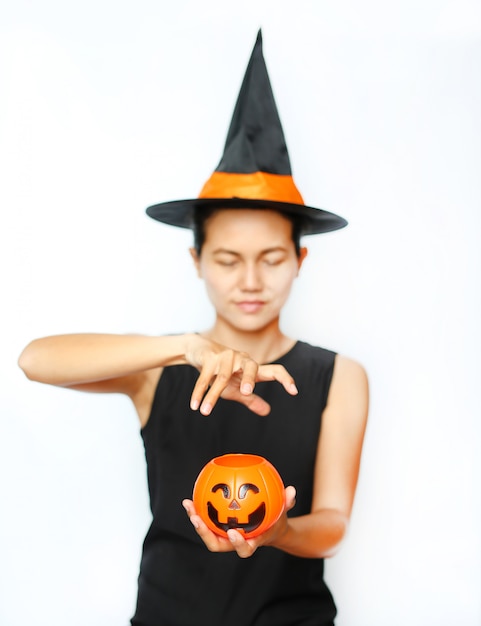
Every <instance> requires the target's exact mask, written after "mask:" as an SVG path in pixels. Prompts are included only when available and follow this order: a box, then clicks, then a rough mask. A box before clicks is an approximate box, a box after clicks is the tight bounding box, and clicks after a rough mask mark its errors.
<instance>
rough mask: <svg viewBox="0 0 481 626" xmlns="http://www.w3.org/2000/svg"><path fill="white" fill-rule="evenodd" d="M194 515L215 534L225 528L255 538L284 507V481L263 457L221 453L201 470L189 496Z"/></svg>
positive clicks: (223, 534) (221, 534) (274, 519)
mask: <svg viewBox="0 0 481 626" xmlns="http://www.w3.org/2000/svg"><path fill="white" fill-rule="evenodd" d="M192 499H193V502H194V506H195V510H196V512H197V514H198V515H199V516H200V517H201V518H202V519H203V520H204V522H205V523H206V525H207V526H208V527H209V528H210V530H212V531H213V532H214V533H216V534H217V535H220V536H222V537H227V531H228V530H229V528H235V529H236V530H238V531H240V532H242V533H244V536H245V538H246V539H249V538H250V537H257V536H258V535H260V534H261V533H263V532H265V531H266V530H267V529H268V528H270V527H271V526H272V525H273V524H275V523H276V522H277V520H278V519H279V517H280V516H281V514H282V511H283V510H284V506H285V494H284V483H283V482H282V478H281V477H280V475H279V472H278V471H277V470H276V468H275V467H274V466H273V465H272V463H270V462H269V461H268V460H267V459H265V458H264V457H262V456H258V455H255V454H225V455H223V456H219V457H216V458H214V459H212V460H210V461H209V462H208V463H207V464H206V465H205V466H204V467H203V469H202V470H201V472H200V474H199V476H198V477H197V480H196V482H195V485H194V492H193V496H192Z"/></svg>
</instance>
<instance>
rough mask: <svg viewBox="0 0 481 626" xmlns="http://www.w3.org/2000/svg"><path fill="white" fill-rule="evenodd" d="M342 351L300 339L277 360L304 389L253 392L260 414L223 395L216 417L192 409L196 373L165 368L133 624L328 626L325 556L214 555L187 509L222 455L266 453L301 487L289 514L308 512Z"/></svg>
mask: <svg viewBox="0 0 481 626" xmlns="http://www.w3.org/2000/svg"><path fill="white" fill-rule="evenodd" d="M334 358H335V354H334V353H333V352H331V351H328V350H325V349H322V348H316V347H313V346H310V345H308V344H306V343H304V342H297V343H296V344H295V346H294V347H293V348H292V349H291V350H290V351H289V352H288V353H287V354H286V355H284V356H283V357H282V358H280V359H279V360H278V361H277V362H278V363H282V364H283V365H284V366H285V367H286V368H287V370H288V371H289V372H290V373H291V374H292V375H293V377H294V379H295V381H296V384H297V387H298V389H299V394H298V395H297V396H295V397H293V396H289V395H288V394H287V393H286V392H285V391H284V389H283V388H282V387H281V385H279V384H277V383H272V382H271V383H258V384H257V385H256V392H257V393H258V394H259V395H261V396H263V397H264V398H265V399H266V400H267V401H268V402H269V403H270V404H271V406H272V411H271V413H270V414H269V415H268V416H267V417H260V416H258V415H255V414H254V413H252V412H250V411H249V410H247V409H246V408H245V407H243V406H242V405H240V404H238V403H235V402H229V401H224V400H220V401H219V402H218V404H217V405H216V407H215V408H214V410H213V412H212V414H211V415H210V416H209V417H205V416H203V415H201V414H200V413H199V412H198V411H197V412H193V411H191V410H190V408H189V400H190V395H191V393H192V389H193V387H194V384H195V381H196V379H197V376H198V372H197V370H195V369H194V368H192V367H190V366H188V365H180V366H173V367H167V368H165V370H164V372H163V374H162V376H161V378H160V381H159V385H158V387H157V390H156V394H155V398H154V402H153V406H152V412H151V416H150V419H149V421H148V423H147V425H146V426H145V428H144V429H143V431H142V437H143V440H144V445H145V454H146V460H147V468H148V469H147V471H148V481H149V492H150V499H151V508H152V514H153V521H152V524H151V527H150V529H149V531H148V533H147V536H146V538H145V541H144V546H143V554H142V561H141V567H140V575H139V588H138V602H137V609H136V613H135V617H134V618H133V619H132V625H133V626H220V625H221V624H228V625H229V626H287V625H291V626H294V625H295V626H328V625H330V624H332V623H333V620H334V617H335V614H336V608H335V605H334V602H333V599H332V596H331V594H330V592H329V590H328V588H327V586H326V585H325V583H324V581H323V570H324V562H323V560H322V559H302V558H298V557H294V556H291V555H288V554H285V553H284V552H282V551H280V550H276V549H275V548H269V547H263V548H260V549H259V550H257V552H256V553H255V554H254V555H253V556H252V557H251V558H248V559H240V558H239V557H238V556H237V555H236V554H235V553H228V554H212V553H210V552H209V551H208V550H207V548H206V547H205V546H204V544H203V543H202V542H201V540H200V539H199V538H198V537H197V535H196V533H195V531H194V529H193V528H192V525H191V524H190V522H189V520H188V518H187V515H186V513H185V511H184V509H183V507H182V505H181V501H182V499H183V498H185V497H191V495H192V488H193V485H194V482H195V479H196V477H197V475H198V473H199V471H200V470H201V468H202V467H203V466H204V464H205V463H206V462H207V461H209V460H210V459H211V458H213V457H215V456H219V455H221V454H226V453H229V452H244V453H253V454H260V455H262V456H265V457H266V458H267V459H268V460H269V461H271V463H273V464H274V465H275V466H276V468H277V469H278V470H279V473H280V474H281V476H282V478H283V480H284V483H285V484H286V485H294V486H295V487H296V489H297V500H296V506H295V507H294V509H293V510H292V511H291V512H290V513H289V515H290V516H298V515H304V514H307V513H309V511H310V507H311V500H312V488H313V469H314V463H315V457H316V449H317V441H318V437H319V429H320V421H321V413H322V411H323V409H324V407H325V404H326V400H327V394H328V391H329V385H330V381H331V377H332V370H333V364H334Z"/></svg>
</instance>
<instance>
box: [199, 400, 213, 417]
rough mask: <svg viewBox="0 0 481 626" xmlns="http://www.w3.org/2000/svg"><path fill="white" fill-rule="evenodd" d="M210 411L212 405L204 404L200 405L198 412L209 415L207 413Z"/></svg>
mask: <svg viewBox="0 0 481 626" xmlns="http://www.w3.org/2000/svg"><path fill="white" fill-rule="evenodd" d="M211 411H212V404H209V403H208V402H204V404H203V405H202V407H201V409H200V412H201V413H202V414H203V415H209V413H210V412H211Z"/></svg>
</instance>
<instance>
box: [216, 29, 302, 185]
mask: <svg viewBox="0 0 481 626" xmlns="http://www.w3.org/2000/svg"><path fill="white" fill-rule="evenodd" d="M216 171H217V172H231V173H237V174H251V173H253V172H268V173H270V174H282V175H290V174H291V173H292V172H291V164H290V161H289V154H288V152H287V146H286V140H285V138H284V132H283V130H282V125H281V120H280V118H279V113H278V111H277V106H276V102H275V100H274V94H273V93H272V87H271V82H270V80H269V75H268V73H267V67H266V63H265V60H264V56H263V54H262V35H261V31H259V33H258V35H257V40H256V43H255V46H254V49H253V51H252V54H251V58H250V60H249V64H248V66H247V69H246V73H245V76H244V80H243V81H242V85H241V88H240V91H239V95H238V97H237V102H236V105H235V108H234V113H233V114H232V120H231V123H230V127H229V131H228V133H227V139H226V142H225V146H224V154H223V155H222V159H221V160H220V163H219V165H218V166H217V168H216Z"/></svg>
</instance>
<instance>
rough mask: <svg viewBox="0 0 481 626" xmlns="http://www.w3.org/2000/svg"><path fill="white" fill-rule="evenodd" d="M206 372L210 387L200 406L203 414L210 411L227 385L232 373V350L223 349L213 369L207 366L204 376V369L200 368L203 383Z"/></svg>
mask: <svg viewBox="0 0 481 626" xmlns="http://www.w3.org/2000/svg"><path fill="white" fill-rule="evenodd" d="M207 374H209V384H210V388H209V390H208V391H207V393H206V395H205V397H204V399H203V400H202V403H201V406H200V411H201V413H202V414H203V415H209V414H210V413H211V411H212V409H213V408H214V406H215V404H216V402H217V400H218V399H219V398H220V395H221V393H222V392H223V391H224V389H225V388H226V387H227V385H228V384H229V382H230V380H231V378H232V376H233V374H234V351H233V350H225V351H224V352H223V353H222V355H221V357H220V359H218V360H217V361H216V368H215V371H212V368H209V369H208V370H207V372H206V376H205V378H204V370H202V373H201V377H202V382H203V383H204V382H205V379H206V378H207Z"/></svg>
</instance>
